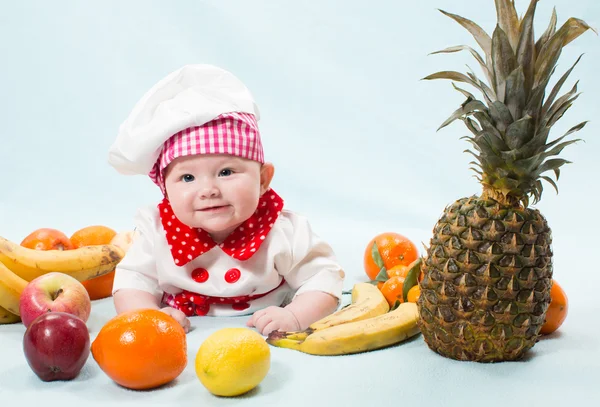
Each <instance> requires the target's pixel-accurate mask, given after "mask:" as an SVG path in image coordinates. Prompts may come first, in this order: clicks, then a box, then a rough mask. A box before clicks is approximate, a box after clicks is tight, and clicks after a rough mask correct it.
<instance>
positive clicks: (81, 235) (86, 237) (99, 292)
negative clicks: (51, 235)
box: [70, 225, 117, 300]
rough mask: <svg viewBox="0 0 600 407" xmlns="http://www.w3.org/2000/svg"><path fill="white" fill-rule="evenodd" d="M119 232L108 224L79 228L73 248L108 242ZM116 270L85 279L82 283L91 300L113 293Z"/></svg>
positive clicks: (72, 241)
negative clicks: (107, 225)
mask: <svg viewBox="0 0 600 407" xmlns="http://www.w3.org/2000/svg"><path fill="white" fill-rule="evenodd" d="M116 234H117V232H116V231H114V230H113V229H111V228H109V227H106V226H100V225H97V226H87V227H85V228H83V229H79V230H78V231H76V232H75V233H73V235H72V236H71V239H70V240H71V243H72V244H73V248H75V249H77V248H80V247H83V246H93V245H98V244H108V243H110V242H111V240H112V239H113V238H114V237H115V235H116ZM114 279H115V272H114V271H111V272H110V273H107V274H104V275H101V276H100V277H96V278H92V279H91V280H87V281H83V282H82V284H83V286H84V287H85V289H86V290H87V292H88V294H89V295H90V299H91V300H98V299H100V298H106V297H110V296H111V295H112V287H113V281H114Z"/></svg>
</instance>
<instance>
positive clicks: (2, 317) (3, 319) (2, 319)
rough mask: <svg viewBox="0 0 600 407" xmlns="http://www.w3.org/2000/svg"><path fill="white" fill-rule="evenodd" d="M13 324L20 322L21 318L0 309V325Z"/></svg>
mask: <svg viewBox="0 0 600 407" xmlns="http://www.w3.org/2000/svg"><path fill="white" fill-rule="evenodd" d="M15 322H21V317H19V316H18V315H15V314H13V313H12V312H10V311H7V310H5V309H4V308H2V307H0V325H5V324H14V323H15Z"/></svg>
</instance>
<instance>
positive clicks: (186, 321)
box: [181, 318, 191, 333]
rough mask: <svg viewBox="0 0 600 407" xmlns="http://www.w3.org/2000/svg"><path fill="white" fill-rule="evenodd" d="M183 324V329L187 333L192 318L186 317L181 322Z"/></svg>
mask: <svg viewBox="0 0 600 407" xmlns="http://www.w3.org/2000/svg"><path fill="white" fill-rule="evenodd" d="M181 326H182V327H183V330H184V331H185V333H188V332H190V327H191V322H190V319H189V318H184V319H183V321H182V322H181Z"/></svg>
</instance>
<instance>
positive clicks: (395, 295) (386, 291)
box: [380, 276, 404, 308]
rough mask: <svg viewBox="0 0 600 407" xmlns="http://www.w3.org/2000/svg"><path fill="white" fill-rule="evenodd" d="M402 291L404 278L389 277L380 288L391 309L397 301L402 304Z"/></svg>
mask: <svg viewBox="0 0 600 407" xmlns="http://www.w3.org/2000/svg"><path fill="white" fill-rule="evenodd" d="M403 289H404V277H400V276H393V277H390V278H389V279H388V280H387V281H386V282H385V283H383V285H382V286H381V288H380V291H381V293H382V294H383V296H384V297H385V299H386V300H387V302H388V304H390V308H393V307H394V305H395V304H396V302H397V301H399V302H401V303H402V302H404V299H403V298H402V290H403Z"/></svg>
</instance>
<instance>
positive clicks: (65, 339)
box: [23, 312, 90, 382]
mask: <svg viewBox="0 0 600 407" xmlns="http://www.w3.org/2000/svg"><path fill="white" fill-rule="evenodd" d="M23 352H24V353H25V359H27V363H28V364H29V367H31V370H33V372H34V373H35V374H36V375H37V376H38V377H39V378H40V379H42V380H43V381H45V382H51V381H54V380H71V379H74V378H75V377H76V376H77V375H78V374H79V372H80V371H81V368H82V367H83V365H85V362H86V360H87V358H88V356H89V355H90V334H89V332H88V329H87V326H86V325H85V322H83V321H82V320H81V319H79V318H77V317H76V316H74V315H71V314H67V313H65V312H47V313H45V314H42V315H40V316H39V317H37V318H36V319H35V320H34V321H33V322H32V323H31V324H30V325H29V326H28V327H27V330H26V331H25V335H24V336H23Z"/></svg>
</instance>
